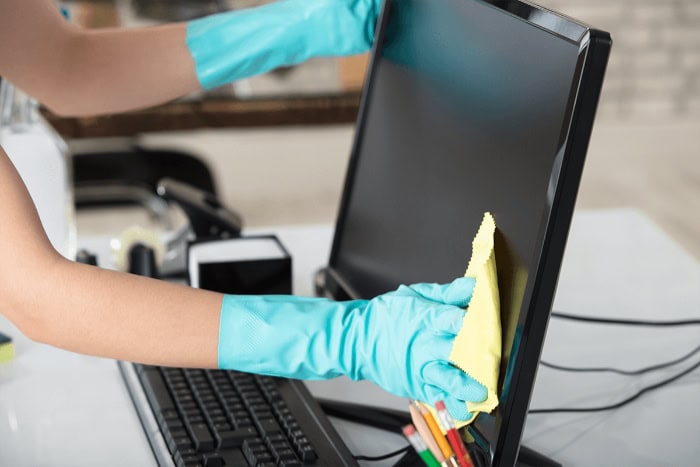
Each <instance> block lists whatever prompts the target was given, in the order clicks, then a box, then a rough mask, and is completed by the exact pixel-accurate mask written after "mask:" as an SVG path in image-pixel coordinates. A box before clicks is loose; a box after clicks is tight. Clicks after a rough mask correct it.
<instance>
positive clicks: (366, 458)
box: [353, 445, 411, 462]
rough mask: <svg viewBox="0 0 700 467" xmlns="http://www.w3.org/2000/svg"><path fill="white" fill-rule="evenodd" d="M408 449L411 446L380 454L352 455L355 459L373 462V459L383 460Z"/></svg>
mask: <svg viewBox="0 0 700 467" xmlns="http://www.w3.org/2000/svg"><path fill="white" fill-rule="evenodd" d="M409 449H411V446H410V445H408V446H404V447H402V448H401V449H397V450H396V451H392V452H388V453H386V454H382V455H379V456H353V457H354V458H355V460H358V461H369V462H375V461H383V460H386V459H391V458H392V457H396V456H398V455H399V454H403V453H405V452H407V451H408V450H409Z"/></svg>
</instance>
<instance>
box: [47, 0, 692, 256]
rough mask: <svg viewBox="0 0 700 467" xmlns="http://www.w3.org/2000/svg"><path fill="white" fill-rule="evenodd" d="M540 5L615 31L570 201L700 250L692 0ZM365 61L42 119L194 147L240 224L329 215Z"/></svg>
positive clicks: (84, 218)
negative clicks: (110, 111) (142, 106)
mask: <svg viewBox="0 0 700 467" xmlns="http://www.w3.org/2000/svg"><path fill="white" fill-rule="evenodd" d="M257 3H263V2H260V1H259V0H258V1H256V0H249V1H236V0H230V1H227V2H221V1H218V2H206V1H199V2H192V1H190V2H186V1H185V2H178V1H176V2H172V1H149V2H137V1H129V0H121V1H120V0H115V1H101V2H86V1H79V2H78V1H76V2H63V4H64V5H65V6H66V7H67V8H68V10H69V11H70V13H71V18H72V21H74V22H78V23H82V24H83V25H85V26H87V27H103V26H115V25H116V26H122V27H132V26H140V25H144V24H153V23H158V22H163V21H173V20H184V19H189V18H191V17H195V16H199V15H202V14H208V13H213V12H216V11H220V9H222V8H226V9H228V8H240V7H245V6H249V5H252V4H257ZM540 3H541V4H542V5H543V6H546V7H548V8H551V9H553V10H555V11H558V12H561V13H563V14H566V15H568V16H571V17H573V18H576V19H578V20H581V21H583V22H585V23H588V24H590V25H592V26H594V27H597V28H600V29H604V30H607V31H609V32H610V33H611V34H612V37H613V43H614V44H613V49H612V55H611V59H610V63H609V68H608V73H607V76H606V80H605V85H604V89H603V93H602V96H601V101H600V106H599V110H598V116H597V120H596V126H595V129H594V132H593V136H592V140H591V145H590V148H589V151H588V159H587V164H586V168H585V171H584V176H583V181H582V185H581V191H580V194H579V198H578V207H579V208H607V207H619V206H626V207H636V208H639V209H641V210H642V211H644V212H645V213H646V214H647V215H649V216H650V217H651V218H652V219H653V220H654V221H655V222H656V223H657V224H659V225H661V226H662V228H663V229H664V230H666V231H667V232H668V233H669V234H670V235H671V236H672V237H673V238H674V239H675V240H676V241H678V242H679V243H680V244H681V245H682V246H683V247H684V248H685V249H686V250H687V251H689V252H690V253H692V254H693V255H694V256H695V257H696V258H700V2H699V1H697V0H541V2H540ZM173 5H177V7H176V8H174V7H173ZM366 62H367V57H352V58H348V59H320V60H313V61H311V62H309V63H306V64H304V65H301V66H299V67H296V68H294V69H286V70H278V71H276V72H273V73H271V74H268V75H264V76H261V77H257V78H253V79H251V80H245V81H243V82H239V83H236V84H234V85H232V86H229V87H226V88H223V89H219V90H216V91H214V92H213V93H210V94H209V95H207V96H201V95H198V96H188V98H186V99H183V101H181V102H178V103H174V104H172V105H171V106H170V107H169V108H167V109H161V110H162V111H163V112H162V114H157V112H156V111H151V112H150V113H149V112H142V113H140V114H138V115H131V117H133V118H132V119H131V120H129V119H128V118H122V119H121V120H120V119H119V118H117V117H114V118H109V117H105V118H100V119H82V120H77V119H61V118H58V117H56V116H51V115H50V114H49V120H51V121H52V122H53V123H54V126H55V127H56V128H57V129H58V130H59V131H60V132H61V133H62V134H63V135H64V136H65V137H66V139H67V141H68V143H69V147H70V149H71V150H72V151H73V152H74V153H80V152H90V151H99V150H107V149H114V148H125V147H130V146H133V145H134V144H137V145H138V146H140V147H143V148H150V149H176V150H180V151H185V152H188V153H191V154H193V155H196V156H197V157H199V158H201V159H202V160H203V161H205V162H206V163H207V164H208V165H209V166H210V168H211V169H212V173H213V175H214V177H215V181H216V184H217V187H218V191H219V194H220V196H221V198H222V199H223V201H224V203H226V204H227V205H229V206H231V207H234V208H235V209H237V210H238V211H239V212H240V213H241V214H242V216H243V217H244V219H245V221H246V226H248V227H256V226H268V225H283V224H301V223H330V222H333V221H334V220H335V216H336V211H337V208H338V203H339V196H340V193H341V190H342V187H343V180H344V173H345V168H346V164H347V161H348V157H349V154H350V150H351V143H352V138H353V126H354V118H355V114H356V111H357V103H358V102H359V93H360V90H361V85H362V80H363V77H364V70H365V68H366ZM193 103H196V106H193ZM188 105H189V107H187V106H188ZM178 106H179V107H178ZM261 109H262V110H261ZM154 112H155V113H154ZM168 112H171V113H168ZM139 118H140V120H139ZM173 122H176V123H173ZM183 122H186V123H183ZM188 127H189V128H188ZM214 127H216V128H214ZM173 128H174V129H175V130H173ZM134 215H136V214H134ZM131 221H132V219H129V220H124V219H119V218H115V217H114V216H113V215H106V214H105V213H104V212H101V211H79V213H78V232H79V234H81V233H88V234H89V233H99V232H100V231H105V232H107V231H109V232H113V231H114V228H115V227H118V225H115V223H125V224H128V223H130V222H131Z"/></svg>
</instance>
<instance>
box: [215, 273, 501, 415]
mask: <svg viewBox="0 0 700 467" xmlns="http://www.w3.org/2000/svg"><path fill="white" fill-rule="evenodd" d="M473 288H474V280H473V279H472V278H469V277H463V278H459V279H457V280H455V281H454V282H452V283H450V284H446V285H439V284H416V285H411V286H401V287H399V288H398V289H397V290H395V291H393V292H389V293H386V294H384V295H380V296H378V297H376V298H374V299H372V300H353V301H345V302H336V301H333V300H328V299H323V298H306V297H289V296H247V295H237V296H232V295H227V296H225V297H224V299H223V304H222V308H221V319H220V329H219V347H218V349H219V357H218V358H219V367H220V368H224V369H231V370H239V371H246V372H251V373H261V374H267V375H273V376H283V377H288V378H298V379H327V378H333V377H336V376H340V375H346V376H348V377H349V378H351V379H353V380H369V381H372V382H374V383H376V384H377V385H379V386H380V387H382V388H383V389H385V390H387V391H388V392H391V393H393V394H395V395H398V396H402V397H408V398H411V399H416V400H419V401H422V402H426V403H428V404H431V405H432V404H434V403H435V402H436V401H438V400H440V399H443V400H444V401H445V403H446V405H447V408H448V410H449V411H450V413H451V415H452V416H453V417H454V418H455V419H458V420H466V419H468V418H469V417H470V414H469V412H467V409H466V405H465V402H481V401H483V400H484V399H486V397H487V391H486V388H485V387H484V386H482V385H481V384H479V383H477V382H476V381H474V380H473V379H472V378H471V377H469V376H468V375H467V374H466V373H464V372H463V371H462V370H460V369H458V368H456V367H455V366H453V365H452V364H450V363H449V361H448V358H449V355H450V351H451V349H452V346H453V343H454V339H455V336H456V335H457V333H458V332H459V331H460V328H461V327H462V322H463V320H464V316H465V310H464V308H465V307H466V306H467V305H468V303H469V301H470V299H471V295H472V290H473Z"/></svg>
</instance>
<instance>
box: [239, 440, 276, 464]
mask: <svg viewBox="0 0 700 467" xmlns="http://www.w3.org/2000/svg"><path fill="white" fill-rule="evenodd" d="M242 451H243V455H244V456H245V458H246V460H247V461H248V465H250V466H252V467H255V466H257V465H258V463H262V462H272V456H271V455H270V454H269V453H268V451H267V448H266V447H265V445H263V443H262V440H260V439H259V438H255V439H247V440H245V441H244V442H243V448H242Z"/></svg>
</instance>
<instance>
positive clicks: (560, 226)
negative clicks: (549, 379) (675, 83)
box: [324, 0, 612, 465]
mask: <svg viewBox="0 0 700 467" xmlns="http://www.w3.org/2000/svg"><path fill="white" fill-rule="evenodd" d="M395 1H397V0H387V1H385V2H384V4H383V6H382V12H381V14H380V19H379V21H378V24H377V36H376V39H375V42H374V45H373V47H372V51H371V57H370V62H369V67H368V73H367V78H366V80H365V83H364V87H363V91H362V99H361V103H360V110H359V114H358V119H357V124H356V134H355V139H354V142H353V147H352V150H351V154H350V160H349V163H348V168H347V174H346V178H345V184H344V188H343V194H342V197H341V202H340V209H339V212H338V217H337V220H336V226H335V234H334V237H333V244H332V248H331V254H330V258H329V261H328V266H327V268H326V269H325V277H324V293H325V294H326V295H328V296H330V297H332V298H335V299H337V300H347V299H358V298H363V297H361V296H360V295H359V294H358V293H357V291H355V290H354V289H353V288H352V286H351V284H349V283H347V281H345V280H344V279H343V277H342V275H341V274H339V273H338V271H336V270H335V269H334V268H333V264H334V263H335V261H336V259H337V256H338V251H339V246H340V241H341V237H342V232H343V227H344V221H345V217H346V214H347V211H348V207H349V201H350V198H351V191H352V188H353V186H354V178H355V172H356V168H357V162H358V160H359V157H360V154H359V148H360V147H361V146H362V138H363V132H364V127H365V121H366V114H367V111H368V106H369V102H368V101H369V98H368V96H369V95H370V90H371V88H372V85H373V82H374V74H375V73H374V70H375V66H374V62H375V60H376V57H377V50H378V49H379V47H380V46H381V44H382V42H383V39H384V31H385V29H386V24H387V21H388V19H389V14H388V10H389V8H391V5H392V3H393V2H395ZM465 1H479V2H481V3H484V4H486V5H489V6H491V7H493V8H497V9H499V10H501V11H503V12H504V13H505V14H509V15H512V16H514V17H517V18H519V19H521V20H523V21H525V22H527V23H528V24H531V25H532V26H534V27H537V28H540V29H543V30H545V31H547V32H549V33H551V34H553V35H555V36H557V37H559V38H561V39H562V40H566V41H568V42H571V43H573V44H577V45H578V46H579V56H580V57H582V60H580V66H581V71H580V78H579V82H578V86H577V87H576V89H575V90H574V91H575V92H572V101H571V109H570V113H569V115H570V118H569V122H568V125H566V124H565V125H564V129H563V132H564V134H563V135H562V136H563V140H564V141H563V146H562V165H561V168H560V170H559V173H558V174H555V175H553V177H556V180H555V191H554V196H553V198H552V200H551V204H550V210H549V212H548V215H546V214H545V216H544V217H543V219H542V231H543V235H541V238H542V240H541V243H540V244H539V247H540V254H539V260H538V261H537V263H536V265H535V268H534V270H533V274H532V276H533V277H534V278H531V279H529V280H528V283H529V284H528V289H530V291H531V294H530V300H529V303H528V304H527V305H525V304H524V306H523V308H521V316H522V315H523V313H522V311H526V313H525V314H524V315H525V320H524V322H522V337H521V340H520V343H519V347H518V352H517V355H516V357H515V363H514V369H513V371H512V374H511V379H510V381H511V383H510V384H511V387H510V390H509V394H508V397H507V398H506V400H504V401H501V408H500V410H501V415H502V423H501V426H500V430H499V433H498V436H497V437H496V440H495V446H493V445H490V448H491V450H492V452H491V455H492V456H493V459H492V462H493V465H514V464H515V462H516V460H517V456H518V451H519V447H520V441H521V438H522V432H523V428H524V424H525V419H526V417H527V410H528V407H529V403H530V397H531V394H532V388H533V385H534V380H535V375H536V372H537V367H538V364H539V358H540V354H541V350H542V345H543V343H544V336H545V334H546V329H547V323H548V320H549V314H550V312H551V306H552V301H553V298H554V292H555V290H556V284H557V280H558V275H559V269H560V266H561V261H562V258H563V254H564V248H565V245H566V239H567V236H568V231H569V226H570V223H571V217H572V215H573V209H574V205H575V202H576V195H577V193H578V187H579V183H580V179H581V173H582V171H583V164H584V160H585V155H586V151H587V149H588V143H589V140H590V134H591V130H592V127H593V120H594V116H595V111H596V108H597V104H598V99H599V96H600V89H601V87H602V81H603V76H604V74H605V68H606V65H607V60H608V56H609V52H610V48H611V44H612V41H611V38H610V34H609V33H607V32H605V31H601V30H597V29H593V28H590V27H588V26H586V25H584V24H582V23H580V22H578V21H576V20H573V19H571V18H568V17H566V16H564V15H561V14H559V13H556V12H554V11H551V10H548V9H546V8H543V7H540V6H538V5H535V4H531V3H528V2H523V1H519V0H465ZM526 294H527V293H526ZM365 298H366V297H365ZM525 306H527V308H526V307H525ZM515 388H517V390H515ZM477 435H478V433H477Z"/></svg>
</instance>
